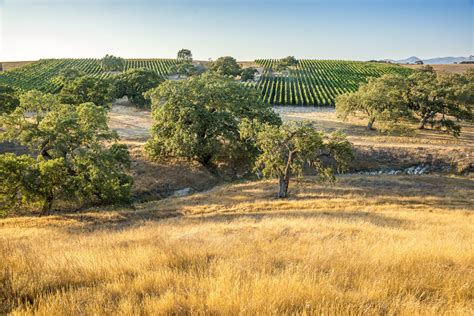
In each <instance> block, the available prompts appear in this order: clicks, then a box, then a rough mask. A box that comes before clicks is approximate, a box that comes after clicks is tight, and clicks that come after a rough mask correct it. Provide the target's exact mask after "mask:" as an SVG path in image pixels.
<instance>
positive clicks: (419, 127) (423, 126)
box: [418, 116, 428, 129]
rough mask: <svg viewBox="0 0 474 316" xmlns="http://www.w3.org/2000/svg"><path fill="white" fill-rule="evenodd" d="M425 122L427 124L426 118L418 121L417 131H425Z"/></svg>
mask: <svg viewBox="0 0 474 316" xmlns="http://www.w3.org/2000/svg"><path fill="white" fill-rule="evenodd" d="M426 122H428V117H426V116H425V117H424V118H422V119H421V121H420V125H418V129H425V125H426Z"/></svg>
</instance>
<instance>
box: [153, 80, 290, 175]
mask: <svg viewBox="0 0 474 316" xmlns="http://www.w3.org/2000/svg"><path fill="white" fill-rule="evenodd" d="M148 95H149V96H150V97H151V100H152V109H153V114H152V115H153V120H154V125H153V127H152V129H151V138H150V140H149V141H148V142H147V144H146V147H145V148H146V150H147V151H148V153H149V154H150V155H151V156H152V157H157V156H175V157H185V158H189V159H195V160H197V161H199V162H200V163H202V164H203V165H205V166H207V167H213V166H215V165H216V163H217V162H219V161H226V162H229V161H234V160H238V159H240V160H242V161H245V160H248V159H251V158H252V157H251V155H252V154H253V153H254V151H253V150H252V146H253V144H252V143H248V142H246V139H242V138H241V137H240V131H239V129H240V123H241V122H242V121H243V120H244V119H249V120H256V121H258V122H261V123H269V124H280V122H281V121H280V118H279V117H278V116H277V115H276V114H275V113H274V112H273V111H272V110H271V108H270V107H268V106H266V105H265V104H264V103H263V102H262V101H261V98H260V94H259V92H258V91H256V90H254V89H250V88H247V87H245V86H244V85H242V84H240V83H239V82H236V81H234V80H233V79H231V78H228V77H223V76H219V75H216V74H213V73H206V74H203V75H201V76H195V77H190V78H187V79H185V80H181V81H165V82H164V83H163V84H161V85H160V86H159V87H158V88H156V89H153V90H151V91H150V92H149V93H148Z"/></svg>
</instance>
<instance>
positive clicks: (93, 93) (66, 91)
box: [59, 76, 113, 106]
mask: <svg viewBox="0 0 474 316" xmlns="http://www.w3.org/2000/svg"><path fill="white" fill-rule="evenodd" d="M59 96H60V99H61V102H62V103H65V104H75V105H79V104H81V103H87V102H92V103H94V104H95V105H99V106H109V105H110V104H111V102H112V100H113V87H112V83H111V81H110V80H109V79H101V78H97V77H94V76H83V77H78V78H76V79H74V80H72V81H68V82H67V83H66V84H65V85H64V87H63V89H62V90H61V92H60V94H59Z"/></svg>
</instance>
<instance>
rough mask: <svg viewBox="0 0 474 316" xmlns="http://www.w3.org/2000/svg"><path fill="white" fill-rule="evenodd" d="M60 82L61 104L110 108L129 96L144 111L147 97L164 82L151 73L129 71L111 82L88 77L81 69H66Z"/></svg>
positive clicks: (61, 74) (62, 72)
mask: <svg viewBox="0 0 474 316" xmlns="http://www.w3.org/2000/svg"><path fill="white" fill-rule="evenodd" d="M58 80H59V81H60V82H61V83H62V85H63V87H62V89H61V91H60V92H59V98H60V100H61V102H63V103H66V104H75V105H78V104H81V103H86V102H92V103H94V104H95V105H99V106H103V107H107V106H109V105H110V104H111V103H112V101H113V100H114V99H117V98H122V97H124V96H127V97H128V99H129V101H130V102H132V103H133V104H134V105H135V106H137V107H140V108H146V107H149V105H150V102H149V100H148V99H146V98H145V96H144V93H145V92H147V91H148V90H150V89H152V88H154V87H156V86H158V85H159V84H160V83H161V82H163V78H162V77H161V76H160V75H158V74H157V73H156V72H154V71H153V70H150V69H145V68H137V69H129V70H127V71H125V72H121V73H118V74H116V75H114V76H112V77H110V78H98V77H95V76H90V75H85V74H84V73H83V72H81V71H79V70H77V69H70V68H67V69H64V70H63V71H61V73H60V74H59V77H58Z"/></svg>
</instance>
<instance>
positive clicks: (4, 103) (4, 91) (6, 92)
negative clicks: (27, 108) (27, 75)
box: [0, 85, 20, 115]
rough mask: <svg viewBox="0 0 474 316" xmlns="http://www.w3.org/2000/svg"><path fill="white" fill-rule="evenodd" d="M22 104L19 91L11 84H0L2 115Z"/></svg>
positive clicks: (0, 108) (0, 109)
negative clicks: (10, 85)
mask: <svg viewBox="0 0 474 316" xmlns="http://www.w3.org/2000/svg"><path fill="white" fill-rule="evenodd" d="M19 104H20V100H19V99H18V93H17V92H16V90H15V89H13V88H11V87H9V86H2V85H0V115H2V114H4V113H10V112H11V111H13V110H14V109H15V108H16V107H17V106H18V105H19Z"/></svg>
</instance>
